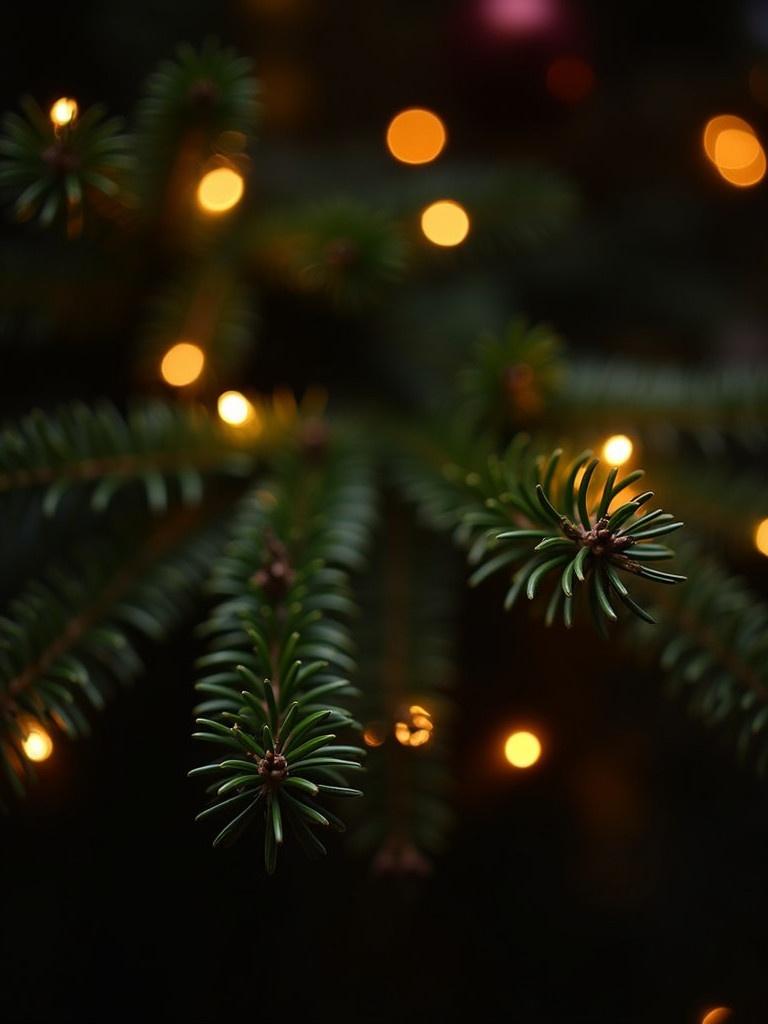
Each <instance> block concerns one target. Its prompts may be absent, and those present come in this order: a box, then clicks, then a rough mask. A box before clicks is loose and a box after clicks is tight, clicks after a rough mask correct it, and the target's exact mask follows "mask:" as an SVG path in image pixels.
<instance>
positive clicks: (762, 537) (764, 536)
mask: <svg viewBox="0 0 768 1024" xmlns="http://www.w3.org/2000/svg"><path fill="white" fill-rule="evenodd" d="M755 547H756V548H757V550H758V551H759V552H760V554H761V555H766V556H768V519H763V520H762V521H761V522H759V523H758V524H757V529H756V530H755Z"/></svg>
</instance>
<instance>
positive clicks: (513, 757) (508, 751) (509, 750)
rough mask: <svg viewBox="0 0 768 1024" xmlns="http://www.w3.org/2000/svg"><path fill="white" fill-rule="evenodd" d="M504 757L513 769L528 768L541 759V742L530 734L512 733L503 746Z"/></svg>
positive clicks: (522, 732) (523, 731) (524, 732)
mask: <svg viewBox="0 0 768 1024" xmlns="http://www.w3.org/2000/svg"><path fill="white" fill-rule="evenodd" d="M504 756H505V757H506V759H507V760H508V761H509V763H510V764H511V765H512V767H513V768H530V767H531V766H532V765H534V764H536V762H537V761H538V760H539V758H540V757H541V741H540V740H539V738H538V736H535V735H534V734H533V733H532V732H526V731H525V730H520V731H519V732H513V733H512V734H511V735H509V736H508V737H507V741H506V743H505V744H504Z"/></svg>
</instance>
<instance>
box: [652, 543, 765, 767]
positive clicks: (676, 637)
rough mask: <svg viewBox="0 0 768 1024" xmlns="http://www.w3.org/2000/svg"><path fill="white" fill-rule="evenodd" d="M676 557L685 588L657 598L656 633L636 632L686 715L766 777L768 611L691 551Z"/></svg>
mask: <svg viewBox="0 0 768 1024" xmlns="http://www.w3.org/2000/svg"><path fill="white" fill-rule="evenodd" d="M679 557H680V561H681V564H682V566H683V568H684V569H685V571H686V573H687V575H688V578H689V585H688V586H687V587H685V588H682V589H680V590H674V591H672V590H665V591H664V592H663V593H657V595H656V602H655V605H654V613H655V615H656V617H657V619H658V627H657V628H656V629H654V630H648V629H645V628H642V627H641V626H638V628H637V630H636V632H635V636H636V638H637V640H638V642H639V646H640V648H641V649H642V650H649V649H650V650H653V651H655V652H657V653H658V656H659V662H660V665H661V667H662V668H663V669H664V670H665V671H666V672H667V673H668V674H669V677H670V680H671V683H672V687H673V691H674V692H676V693H679V694H681V695H682V696H683V697H684V698H685V699H686V700H687V702H688V705H689V707H690V709H691V711H692V712H693V713H694V714H696V715H697V716H699V717H701V718H702V719H703V720H704V721H706V722H708V723H709V724H712V725H720V726H723V727H725V728H726V729H728V730H729V731H730V733H731V734H732V735H733V736H734V738H735V740H736V744H737V748H738V750H739V753H740V754H741V755H742V756H743V757H744V758H747V757H749V758H751V759H752V760H753V761H754V762H755V763H756V765H757V767H758V770H759V771H760V772H761V773H764V772H765V771H766V769H768V729H767V727H768V605H766V604H765V602H763V601H761V600H759V599H758V598H756V597H755V595H754V594H752V593H751V592H750V590H749V589H748V587H747V586H746V585H745V584H744V582H743V581H742V580H740V579H739V578H738V577H734V576H732V575H730V574H729V573H728V572H727V571H726V570H725V569H724V568H723V567H722V566H721V565H719V564H718V563H717V561H716V560H715V559H714V558H712V557H711V556H708V555H705V554H702V552H701V551H700V550H698V549H697V548H696V547H694V546H692V545H690V544H689V545H686V546H684V547H683V548H682V549H681V551H680V552H679Z"/></svg>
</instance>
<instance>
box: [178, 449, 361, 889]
mask: <svg viewBox="0 0 768 1024" xmlns="http://www.w3.org/2000/svg"><path fill="white" fill-rule="evenodd" d="M320 460H321V461H318V453H317V452H316V451H314V452H306V453H305V455H304V457H302V456H301V455H299V456H297V457H293V458H290V459H288V460H287V461H286V462H284V463H283V464H282V466H281V467H280V469H279V471H277V472H276V477H275V481H274V482H273V483H272V484H271V485H270V486H269V487H268V488H265V487H262V488H259V489H258V490H256V491H255V492H254V493H253V494H252V495H250V496H249V498H248V499H247V500H246V502H245V504H244V506H243V509H242V512H241V514H240V516H239V519H238V523H237V526H236V528H235V531H234V534H233V539H232V543H231V545H230V547H229V549H228V551H227V553H226V555H225V557H224V558H223V559H221V560H220V561H219V563H218V565H217V569H216V573H215V575H214V580H213V590H214V592H215V593H216V594H217V595H218V596H219V598H220V599H221V603H220V604H219V605H218V606H217V607H216V608H215V609H214V611H213V614H212V615H211V617H210V619H209V620H208V622H207V623H206V624H205V626H204V627H203V628H202V632H203V634H204V635H205V636H206V637H208V640H209V645H210V652H209V653H208V654H206V655H204V656H203V657H202V658H201V659H200V660H199V663H198V666H199V668H201V669H202V670H203V675H202V678H201V679H200V681H199V682H198V683H197V685H196V688H197V690H198V691H199V692H200V693H201V694H203V696H204V697H205V699H204V701H203V702H202V703H201V704H200V705H199V706H198V707H197V709H196V711H197V713H198V715H200V716H201V717H199V718H198V719H197V721H198V725H199V726H200V731H199V732H198V733H196V734H195V735H196V736H197V737H198V738H199V739H200V740H201V741H203V742H206V743H208V744H214V745H218V746H221V747H223V748H224V754H225V755H227V756H225V757H224V759H223V760H219V759H217V760H216V761H213V762H211V763H209V764H206V765H203V766H202V767H200V768H196V769H194V770H193V771H192V772H191V773H190V774H192V775H204V776H212V777H213V778H214V780H215V781H213V783H212V784H211V785H210V786H209V788H208V793H209V795H210V797H211V800H212V803H211V804H210V805H209V806H208V807H207V808H206V809H205V810H204V811H203V812H202V813H201V814H200V815H199V816H198V817H200V818H205V817H208V815H209V814H217V813H219V812H222V813H224V816H225V818H226V819H227V824H225V826H224V827H223V828H222V829H221V831H220V832H219V833H218V835H217V836H216V838H215V840H214V845H219V844H222V843H229V842H231V841H233V840H234V839H236V838H237V837H238V836H239V835H240V834H241V833H242V832H243V830H244V829H245V828H246V827H247V826H248V825H249V824H251V823H252V822H253V821H255V820H260V821H262V822H263V824H264V837H265V838H264V844H265V845H264V856H265V863H266V867H267V870H268V871H269V872H270V873H271V872H272V871H274V869H275V866H276V862H277V852H278V848H279V847H280V846H281V845H282V843H283V841H284V838H285V834H286V830H288V829H290V830H291V831H292V832H293V833H294V835H295V836H296V838H297V840H298V841H299V843H300V844H301V845H302V846H303V847H304V849H305V850H306V851H307V852H309V853H324V852H325V847H324V846H323V844H322V843H321V842H320V840H319V839H318V838H317V836H316V835H315V831H314V828H315V827H328V826H330V827H333V828H337V829H343V827H344V826H343V823H342V822H341V821H340V819H339V818H337V817H336V815H335V814H333V813H332V812H331V811H329V810H328V809H327V808H326V806H325V800H326V799H331V800H333V799H334V798H335V797H347V796H355V795H358V794H359V790H356V789H354V788H352V787H351V786H350V785H349V782H348V779H347V776H348V774H349V773H350V772H356V771H359V770H360V767H361V765H360V760H361V758H362V756H363V755H364V751H363V750H362V749H360V748H358V747H356V746H349V745H347V744H345V743H344V742H343V741H342V742H341V743H340V744H339V743H337V742H336V739H337V731H338V730H346V729H348V728H350V727H357V723H356V722H355V721H354V719H353V718H352V717H351V716H350V714H349V711H348V710H347V708H346V703H347V701H348V700H349V698H351V697H354V696H356V694H357V692H358V691H357V690H356V689H355V688H354V687H353V686H352V685H351V684H350V683H349V682H348V680H347V679H346V678H345V677H346V675H347V674H348V673H350V672H352V671H353V670H354V668H355V661H354V659H353V657H352V654H353V645H352V640H351V636H350V632H349V629H348V627H347V625H346V619H347V618H348V616H349V615H351V614H353V613H354V612H355V604H354V602H353V601H352V598H351V594H350V590H349V573H350V572H351V571H353V570H355V569H357V568H359V567H360V565H361V564H362V557H363V550H364V548H365V546H366V543H367V539H368V534H369V531H370V526H371V522H372V518H373V507H374V504H373V503H374V498H373V490H372V482H371V475H370V466H369V464H368V460H367V459H366V458H365V457H364V456H362V455H361V454H358V453H356V452H354V451H326V452H325V453H322V454H321V455H320ZM321 801H322V803H321ZM233 814H234V817H233V816H232V815H233Z"/></svg>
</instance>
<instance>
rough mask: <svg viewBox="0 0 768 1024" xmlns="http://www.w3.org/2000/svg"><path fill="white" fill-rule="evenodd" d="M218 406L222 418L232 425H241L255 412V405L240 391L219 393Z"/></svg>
mask: <svg viewBox="0 0 768 1024" xmlns="http://www.w3.org/2000/svg"><path fill="white" fill-rule="evenodd" d="M216 408H217V409H218V413H219V416H220V418H221V419H222V420H223V421H224V422H225V423H228V424H229V425H230V426H231V427H241V426H242V425H243V424H244V423H247V422H248V421H249V420H250V419H251V417H252V416H253V414H254V409H253V405H252V404H251V403H250V402H249V401H248V399H247V398H246V397H245V395H244V394H242V392H240V391H225V392H224V393H223V394H221V395H219V400H218V402H217V405H216Z"/></svg>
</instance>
